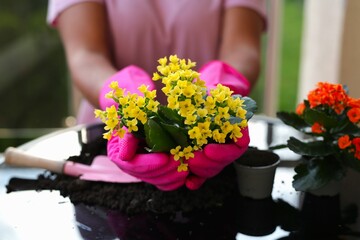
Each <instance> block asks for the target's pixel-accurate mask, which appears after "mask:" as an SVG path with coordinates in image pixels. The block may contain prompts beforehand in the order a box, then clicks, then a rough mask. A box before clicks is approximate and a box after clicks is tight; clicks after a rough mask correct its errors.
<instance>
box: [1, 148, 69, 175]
mask: <svg viewBox="0 0 360 240" xmlns="http://www.w3.org/2000/svg"><path fill="white" fill-rule="evenodd" d="M5 162H6V164H8V165H10V166H16V167H28V168H42V169H47V170H49V171H52V172H56V173H62V172H63V167H64V162H61V161H54V160H50V159H45V158H41V157H37V156H34V155H30V154H28V153H25V152H24V151H22V150H20V149H17V148H14V147H9V148H7V149H6V150H5Z"/></svg>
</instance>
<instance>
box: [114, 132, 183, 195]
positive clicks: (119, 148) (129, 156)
mask: <svg viewBox="0 0 360 240" xmlns="http://www.w3.org/2000/svg"><path fill="white" fill-rule="evenodd" d="M143 144H144V143H143V142H142V140H140V139H138V138H136V137H135V136H134V135H133V134H131V133H128V132H127V133H125V136H124V137H123V138H119V137H113V138H111V139H110V141H109V142H108V145H107V152H108V156H109V158H110V159H111V160H112V161H113V162H114V163H115V164H116V165H117V166H118V167H119V168H120V169H121V170H123V171H124V172H126V173H128V174H130V175H132V176H134V177H137V178H139V179H141V180H142V181H144V182H147V183H150V184H153V185H155V186H156V187H157V188H159V189H160V190H163V191H170V190H175V189H177V188H179V187H181V186H182V185H184V184H185V180H186V177H187V176H188V174H189V172H187V171H186V172H185V171H182V172H178V171H177V167H178V165H179V161H175V160H174V158H173V156H172V155H170V154H167V153H140V152H138V151H139V149H141V146H142V145H143Z"/></svg>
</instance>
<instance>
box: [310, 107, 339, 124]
mask: <svg viewBox="0 0 360 240" xmlns="http://www.w3.org/2000/svg"><path fill="white" fill-rule="evenodd" d="M304 120H305V122H307V123H308V124H310V125H313V124H314V123H315V122H317V123H320V124H321V125H322V126H324V127H325V128H326V129H330V128H333V127H336V126H337V125H338V124H339V122H338V119H336V118H334V117H330V116H329V115H327V114H326V113H324V112H321V111H318V110H316V109H313V108H306V109H305V110H304Z"/></svg>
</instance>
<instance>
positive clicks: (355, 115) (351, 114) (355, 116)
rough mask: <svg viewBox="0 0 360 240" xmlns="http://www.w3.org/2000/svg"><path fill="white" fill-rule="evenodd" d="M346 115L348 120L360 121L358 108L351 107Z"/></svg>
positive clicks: (359, 109)
mask: <svg viewBox="0 0 360 240" xmlns="http://www.w3.org/2000/svg"><path fill="white" fill-rule="evenodd" d="M346 115H347V117H348V118H349V120H350V122H352V123H357V122H359V121H360V108H351V109H350V110H349V111H348V112H347V114H346Z"/></svg>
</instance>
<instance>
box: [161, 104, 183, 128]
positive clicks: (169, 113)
mask: <svg viewBox="0 0 360 240" xmlns="http://www.w3.org/2000/svg"><path fill="white" fill-rule="evenodd" d="M158 114H159V117H160V118H161V119H163V120H164V121H165V122H169V123H177V124H179V125H183V119H182V117H181V116H180V115H179V114H178V113H177V112H176V111H175V110H173V109H170V108H168V107H166V106H164V105H160V106H159V110H158Z"/></svg>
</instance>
